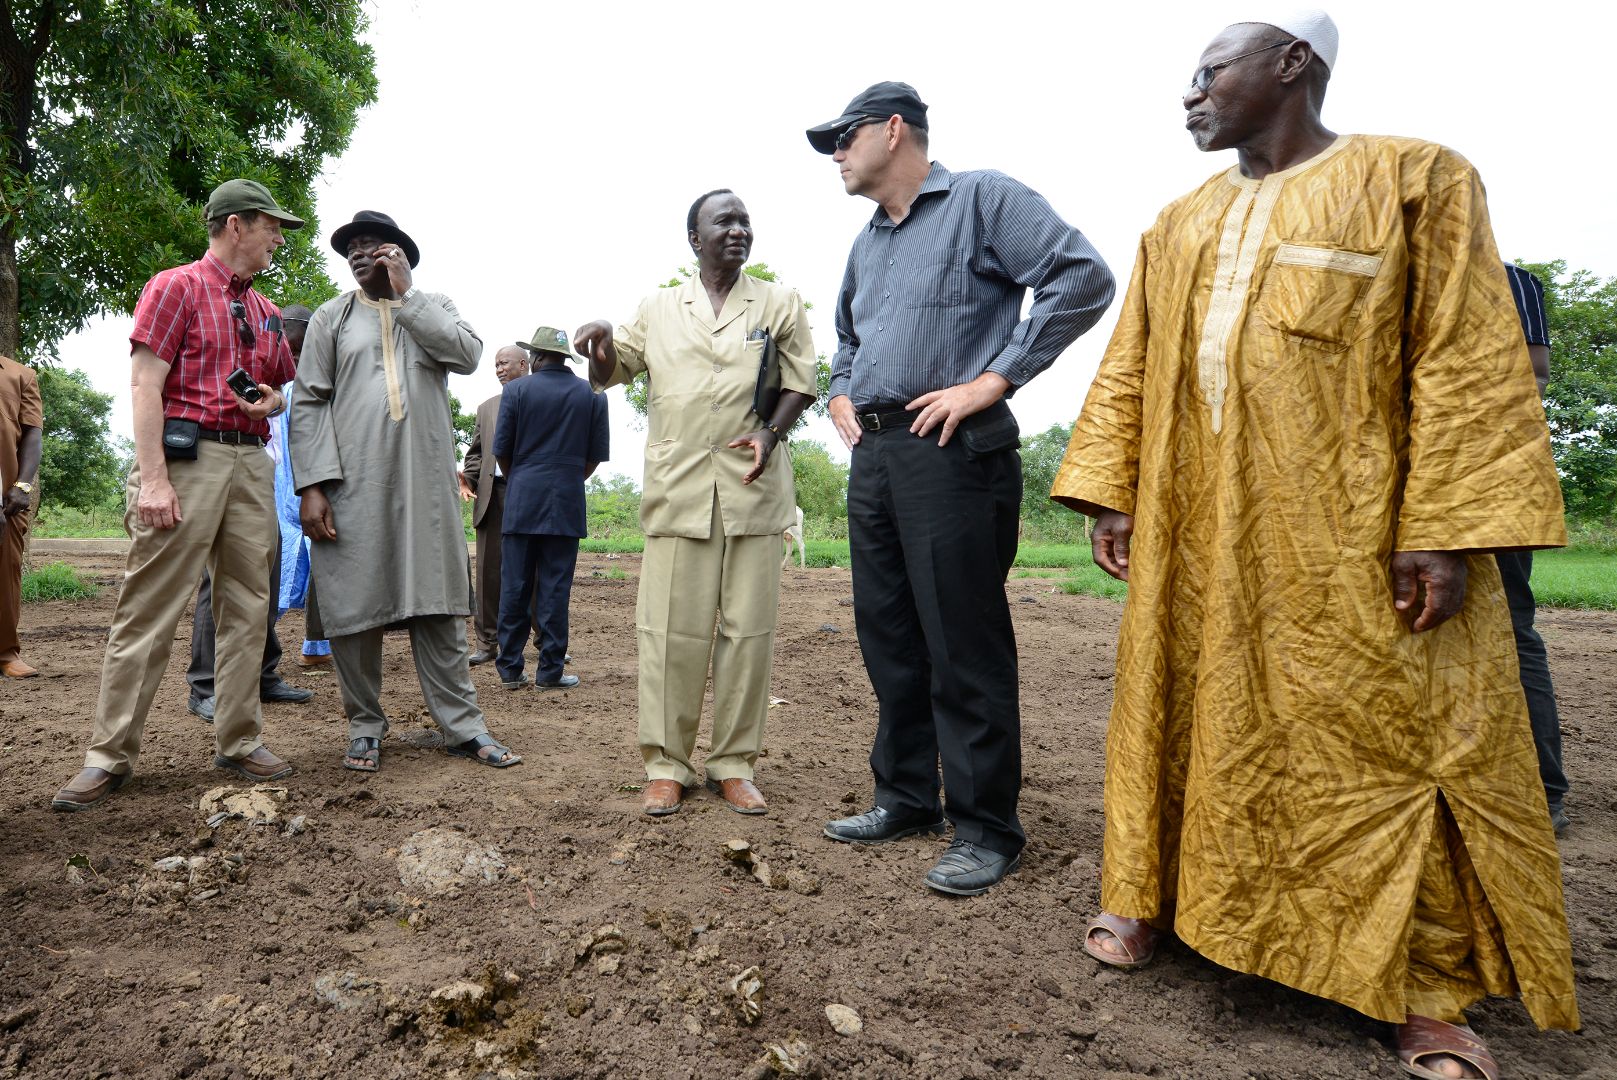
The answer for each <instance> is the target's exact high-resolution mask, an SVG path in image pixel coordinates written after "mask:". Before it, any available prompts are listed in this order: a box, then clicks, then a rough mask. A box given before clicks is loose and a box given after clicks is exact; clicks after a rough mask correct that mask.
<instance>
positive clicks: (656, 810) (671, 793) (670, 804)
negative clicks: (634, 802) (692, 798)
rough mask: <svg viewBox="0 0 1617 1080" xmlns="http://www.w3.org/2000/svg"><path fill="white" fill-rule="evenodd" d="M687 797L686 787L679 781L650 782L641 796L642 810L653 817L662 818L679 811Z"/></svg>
mask: <svg viewBox="0 0 1617 1080" xmlns="http://www.w3.org/2000/svg"><path fill="white" fill-rule="evenodd" d="M684 797H685V786H684V785H683V784H681V783H680V782H679V781H678V780H650V781H647V782H646V789H645V791H644V793H643V794H642V795H641V799H640V809H642V810H644V811H645V812H646V813H648V814H650V815H651V816H652V817H662V816H664V815H665V814H672V813H673V812H674V811H676V810H678V809H679V801H680V800H681V799H683V798H684Z"/></svg>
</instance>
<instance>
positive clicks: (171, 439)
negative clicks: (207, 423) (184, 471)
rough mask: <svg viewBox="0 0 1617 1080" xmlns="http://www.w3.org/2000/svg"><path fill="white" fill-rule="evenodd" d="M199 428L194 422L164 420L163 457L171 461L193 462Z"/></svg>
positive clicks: (195, 454)
mask: <svg viewBox="0 0 1617 1080" xmlns="http://www.w3.org/2000/svg"><path fill="white" fill-rule="evenodd" d="M200 427H201V425H200V424H198V423H197V422H196V421H195V420H180V419H172V420H164V421H163V456H164V457H166V458H168V459H169V460H171V461H195V460H196V456H197V430H198V428H200Z"/></svg>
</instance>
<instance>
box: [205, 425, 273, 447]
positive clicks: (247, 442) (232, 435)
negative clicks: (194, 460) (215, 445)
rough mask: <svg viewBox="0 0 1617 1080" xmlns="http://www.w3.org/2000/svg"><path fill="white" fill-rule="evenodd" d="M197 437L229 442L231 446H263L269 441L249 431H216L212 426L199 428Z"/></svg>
mask: <svg viewBox="0 0 1617 1080" xmlns="http://www.w3.org/2000/svg"><path fill="white" fill-rule="evenodd" d="M197 438H199V439H207V440H209V441H210V442H219V443H229V444H230V445H231V446H263V445H264V444H265V443H266V442H268V441H269V440H268V439H266V438H264V436H262V435H254V434H252V433H251V432H248V431H214V430H213V429H212V428H198V429H197Z"/></svg>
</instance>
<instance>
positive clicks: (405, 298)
mask: <svg viewBox="0 0 1617 1080" xmlns="http://www.w3.org/2000/svg"><path fill="white" fill-rule="evenodd" d="M415 293H416V289H415V286H414V285H411V286H410V287H409V288H408V289H405V290H404V295H403V296H401V297H399V303H401V304H408V303H409V302H410V297H412V296H414V295H415Z"/></svg>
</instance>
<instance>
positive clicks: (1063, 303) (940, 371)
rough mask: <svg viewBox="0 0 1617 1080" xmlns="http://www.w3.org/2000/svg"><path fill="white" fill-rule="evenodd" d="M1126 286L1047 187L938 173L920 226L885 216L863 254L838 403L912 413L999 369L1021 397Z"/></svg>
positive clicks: (919, 215)
mask: <svg viewBox="0 0 1617 1080" xmlns="http://www.w3.org/2000/svg"><path fill="white" fill-rule="evenodd" d="M1027 288H1031V289H1032V290H1033V306H1032V308H1031V310H1029V312H1028V316H1027V318H1025V319H1023V318H1022V317H1021V313H1022V295H1023V290H1024V289H1027ZM1114 288H1115V283H1114V282H1113V280H1112V272H1111V271H1110V270H1108V269H1107V267H1106V264H1105V263H1104V262H1103V261H1102V260H1101V257H1100V255H1099V254H1097V253H1096V251H1095V249H1094V248H1093V247H1092V246H1090V243H1089V241H1088V240H1085V239H1084V236H1083V234H1082V233H1080V232H1079V231H1078V230H1077V229H1074V228H1073V227H1072V226H1070V225H1068V224H1067V223H1066V222H1065V221H1062V220H1061V218H1060V217H1059V216H1058V215H1057V214H1056V212H1055V210H1054V209H1052V208H1051V206H1050V204H1049V203H1048V202H1046V201H1045V200H1044V198H1043V196H1041V195H1039V194H1038V193H1037V192H1035V191H1034V190H1033V189H1031V188H1029V187H1028V186H1027V185H1025V184H1022V183H1019V182H1018V181H1016V180H1012V179H1011V178H1010V177H1008V176H1006V175H1005V174H1004V173H998V172H992V171H988V170H984V171H973V172H963V173H955V174H951V173H950V172H949V170H948V169H945V168H944V167H943V166H942V165H940V164H938V163H937V162H933V163H932V170H931V172H929V173H928V174H927V178H926V181H925V183H923V184H922V185H921V191H920V194H919V195H917V196H916V199H915V202H914V204H913V205H912V206H911V207H910V212H909V216H908V217H906V218H905V219H904V221H903V222H901V223H899V224H897V225H895V224H894V223H893V220H892V219H891V218H889V217H888V216H887V211H886V210H884V209H881V208H880V207H878V208H877V209H876V213H875V215H874V216H873V217H872V218H871V220H870V224H869V225H867V226H865V229H864V231H863V232H862V233H860V234H859V236H858V238H857V239H855V240H854V242H853V250H852V251H851V252H849V254H848V268H847V271H846V272H845V273H844V274H843V277H842V291H841V293H840V294H839V295H838V297H837V320H836V321H837V342H838V347H837V355H836V359H835V360H833V361H832V364H831V394H830V396H831V397H836V396H838V395H840V394H846V395H847V396H848V398H849V399H850V400H851V401H852V402H853V404H854V406H855V407H856V408H861V409H862V408H866V407H868V406H872V405H879V406H886V407H893V406H898V407H902V406H903V405H905V404H907V403H908V402H910V401H912V400H913V399H915V398H916V397H919V396H920V395H921V394H925V393H928V392H929V391H932V390H942V389H944V388H945V387H949V386H954V385H956V384H957V383H964V382H970V381H971V380H972V379H975V378H976V377H977V376H979V375H981V374H982V373H983V372H985V371H993V372H996V373H998V374H1000V375H1003V376H1004V377H1005V378H1006V379H1007V380H1009V381H1010V384H1011V388H1012V392H1013V393H1014V392H1015V389H1016V388H1017V387H1020V386H1022V385H1024V384H1025V383H1026V382H1027V381H1028V380H1030V379H1032V378H1033V376H1035V375H1037V374H1038V373H1039V372H1041V371H1043V370H1044V369H1045V368H1047V367H1049V366H1050V365H1051V364H1052V363H1054V361H1055V358H1056V357H1057V356H1058V355H1060V353H1061V350H1063V349H1065V348H1066V347H1067V346H1068V345H1070V344H1072V342H1073V341H1074V340H1075V339H1076V338H1077V337H1078V335H1079V334H1082V333H1083V332H1084V331H1085V330H1088V329H1089V328H1090V327H1091V326H1094V325H1095V322H1096V321H1097V320H1098V319H1099V318H1100V317H1101V314H1102V313H1103V312H1105V310H1106V306H1107V305H1108V304H1110V303H1111V302H1112V294H1113V292H1114Z"/></svg>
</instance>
